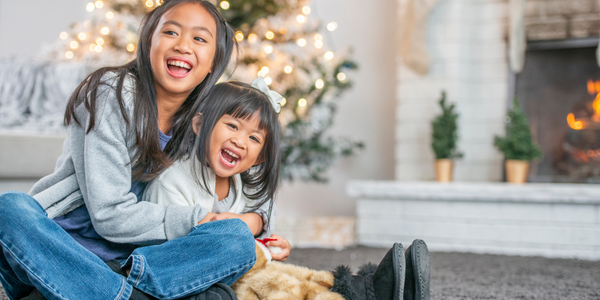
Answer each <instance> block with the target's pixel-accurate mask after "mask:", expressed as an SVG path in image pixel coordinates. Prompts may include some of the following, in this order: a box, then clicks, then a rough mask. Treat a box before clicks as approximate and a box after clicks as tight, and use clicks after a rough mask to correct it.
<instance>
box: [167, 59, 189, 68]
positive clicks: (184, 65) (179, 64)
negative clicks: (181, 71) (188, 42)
mask: <svg viewBox="0 0 600 300" xmlns="http://www.w3.org/2000/svg"><path fill="white" fill-rule="evenodd" d="M169 65H172V66H176V67H180V68H185V69H188V70H189V69H191V68H192V67H191V66H190V65H189V64H188V63H186V62H184V61H179V60H172V61H170V62H169Z"/></svg>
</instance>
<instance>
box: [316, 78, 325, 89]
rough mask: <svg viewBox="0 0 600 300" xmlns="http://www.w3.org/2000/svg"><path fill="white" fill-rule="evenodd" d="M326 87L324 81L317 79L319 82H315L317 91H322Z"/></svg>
mask: <svg viewBox="0 0 600 300" xmlns="http://www.w3.org/2000/svg"><path fill="white" fill-rule="evenodd" d="M324 86H325V82H324V81H323V79H321V78H319V79H317V81H315V87H316V88H317V89H319V90H320V89H322V88H323V87H324Z"/></svg>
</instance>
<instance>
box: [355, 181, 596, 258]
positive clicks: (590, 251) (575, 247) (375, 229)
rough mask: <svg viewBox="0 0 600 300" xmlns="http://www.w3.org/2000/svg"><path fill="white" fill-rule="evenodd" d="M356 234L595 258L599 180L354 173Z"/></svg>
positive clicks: (371, 241) (366, 238)
mask: <svg viewBox="0 0 600 300" xmlns="http://www.w3.org/2000/svg"><path fill="white" fill-rule="evenodd" d="M347 192H348V194H349V195H351V196H352V197H355V198H357V200H358V203H357V221H356V222H357V242H358V243H359V244H362V245H368V246H382V247H386V246H389V245H390V244H391V243H393V242H396V241H400V242H403V243H404V244H409V243H410V242H411V241H412V240H414V239H416V238H420V239H423V240H425V241H426V242H427V244H428V245H429V248H430V250H433V251H460V252H463V251H466V252H476V253H495V254H508V255H525V256H545V257H565V258H582V259H591V260H598V259H600V187H599V186H596V185H583V184H525V185H512V184H506V183H451V184H441V183H436V182H398V181H354V182H350V183H349V184H348V186H347Z"/></svg>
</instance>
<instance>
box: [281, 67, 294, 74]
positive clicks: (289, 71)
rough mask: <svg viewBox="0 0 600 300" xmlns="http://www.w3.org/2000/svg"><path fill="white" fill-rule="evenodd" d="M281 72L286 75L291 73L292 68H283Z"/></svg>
mask: <svg viewBox="0 0 600 300" xmlns="http://www.w3.org/2000/svg"><path fill="white" fill-rule="evenodd" d="M283 71H284V72H286V73H287V74H290V73H292V66H285V68H283Z"/></svg>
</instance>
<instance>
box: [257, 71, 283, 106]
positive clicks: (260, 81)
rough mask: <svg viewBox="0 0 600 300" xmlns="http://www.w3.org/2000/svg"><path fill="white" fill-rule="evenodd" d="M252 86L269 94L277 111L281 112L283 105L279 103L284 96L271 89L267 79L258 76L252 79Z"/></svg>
mask: <svg viewBox="0 0 600 300" xmlns="http://www.w3.org/2000/svg"><path fill="white" fill-rule="evenodd" d="M251 86H252V87H254V88H256V89H258V90H259V91H261V92H263V93H265V95H267V97H268V98H269V101H271V104H272V105H273V108H274V109H275V112H276V113H279V112H280V111H281V105H280V104H279V103H281V101H282V100H283V96H281V95H280V94H279V93H277V92H275V91H271V90H269V87H268V86H267V83H266V82H265V79H264V78H263V77H262V76H258V78H256V79H254V80H253V81H252V84H251Z"/></svg>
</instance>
